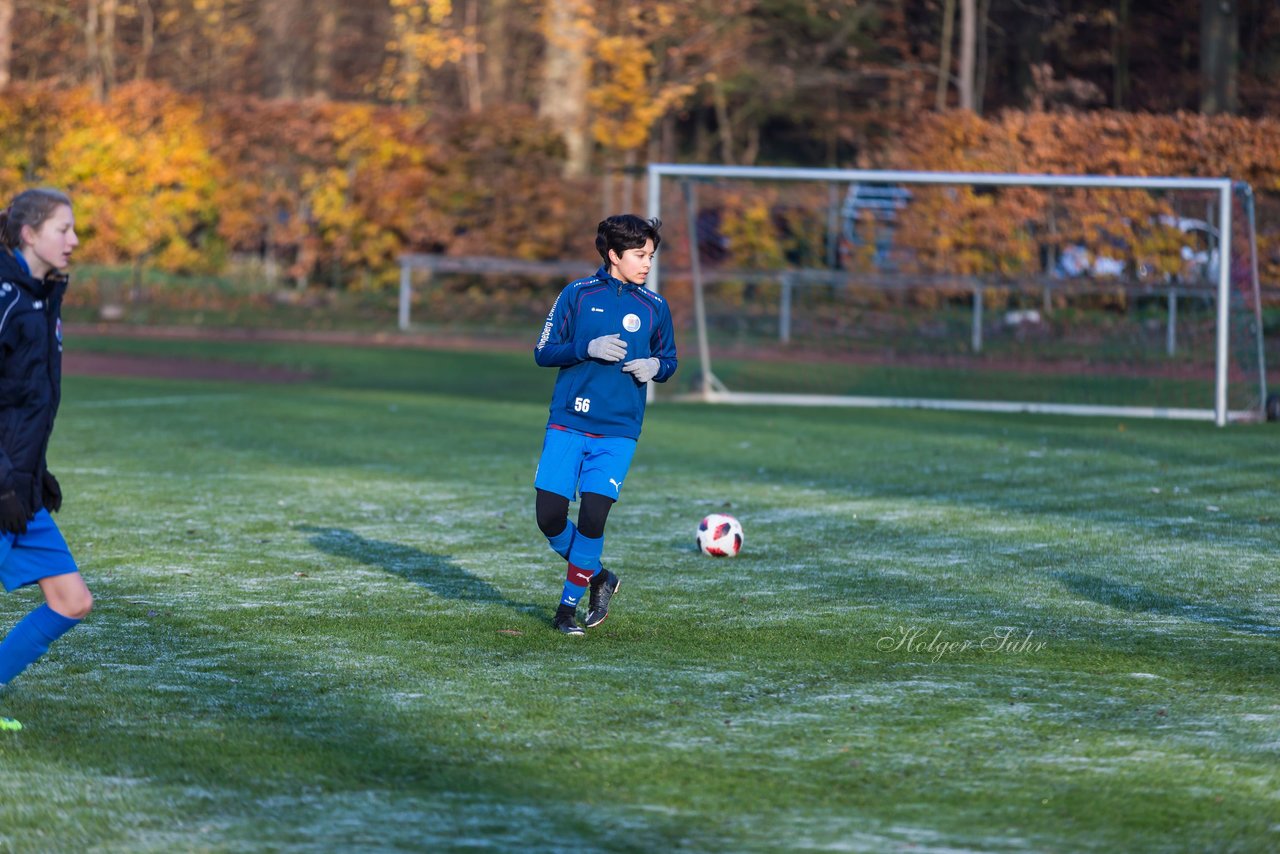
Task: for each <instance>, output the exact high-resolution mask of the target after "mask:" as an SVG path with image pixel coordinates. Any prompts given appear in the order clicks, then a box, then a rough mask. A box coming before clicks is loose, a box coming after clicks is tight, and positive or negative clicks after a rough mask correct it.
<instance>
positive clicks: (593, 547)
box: [560, 531, 604, 608]
mask: <svg viewBox="0 0 1280 854" xmlns="http://www.w3.org/2000/svg"><path fill="white" fill-rule="evenodd" d="M603 553H604V537H595V538H592V537H588V536H585V535H584V534H583V533H582V532H581V531H579V532H578V535H577V536H575V537H574V538H573V546H572V547H571V548H570V549H569V574H568V577H567V578H566V579H565V582H564V592H563V593H561V594H560V604H561V605H563V606H565V607H568V608H576V607H578V603H579V602H581V601H582V594H584V593H586V592H587V585H589V584H590V583H591V576H593V575H595V574H596V573H597V572H599V571H600V555H601V554H603Z"/></svg>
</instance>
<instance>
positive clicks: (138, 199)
mask: <svg viewBox="0 0 1280 854" xmlns="http://www.w3.org/2000/svg"><path fill="white" fill-rule="evenodd" d="M64 109H65V114H64V115H63V116H62V117H61V123H60V124H61V128H60V132H59V133H58V135H57V137H56V139H55V140H54V141H53V144H52V147H51V148H50V150H49V152H48V157H47V160H46V162H45V163H44V165H43V169H42V170H41V177H42V180H43V181H44V182H46V183H49V184H52V185H54V186H59V187H64V188H66V190H67V191H68V192H69V193H70V194H71V196H72V198H74V199H75V201H76V215H77V217H76V218H77V222H78V224H79V229H80V232H81V237H82V239H83V241H84V244H85V249H84V256H85V257H86V258H87V259H91V260H99V261H105V262H126V263H128V264H129V265H130V266H132V268H133V270H134V280H135V284H136V283H137V282H138V281H139V279H140V276H141V272H142V269H143V267H144V266H155V267H158V268H160V269H165V270H172V271H183V270H187V271H191V270H199V269H206V268H207V267H208V265H209V262H210V260H211V257H216V256H217V253H212V254H211V253H209V252H208V249H209V247H208V246H207V245H205V244H204V243H203V242H202V241H204V240H205V238H207V237H209V236H210V235H211V229H212V226H213V224H214V223H215V222H216V219H217V209H216V205H215V194H216V192H217V188H218V185H219V182H220V177H221V175H222V169H221V167H220V165H219V164H218V163H217V161H216V160H214V158H213V156H212V155H211V153H210V150H209V147H208V145H207V143H206V139H205V134H204V132H203V129H202V127H201V123H200V109H199V107H198V106H197V105H195V104H193V103H192V102H190V101H187V100H184V99H183V98H181V97H179V96H177V95H175V94H174V93H173V92H172V91H170V90H168V89H166V88H164V87H159V86H156V85H155V84H150V83H128V84H125V85H122V86H120V87H118V88H117V89H116V90H115V91H113V92H112V93H111V95H110V96H109V97H108V98H107V100H106V102H105V103H102V104H97V103H94V102H93V101H92V100H91V99H89V98H85V97H82V98H80V99H79V100H76V99H74V98H68V100H67V102H66V106H65V107H64Z"/></svg>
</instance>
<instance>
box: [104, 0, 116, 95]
mask: <svg viewBox="0 0 1280 854" xmlns="http://www.w3.org/2000/svg"><path fill="white" fill-rule="evenodd" d="M119 5H120V0H102V46H101V51H102V52H101V61H102V90H103V92H104V93H106V92H110V91H111V90H112V89H114V88H115V86H116V11H117V10H118V8H119Z"/></svg>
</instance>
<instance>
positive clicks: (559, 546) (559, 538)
mask: <svg viewBox="0 0 1280 854" xmlns="http://www.w3.org/2000/svg"><path fill="white" fill-rule="evenodd" d="M577 533H578V529H577V528H576V527H575V526H574V524H573V523H572V522H570V521H569V520H568V519H566V520H565V522H564V530H563V531H561V532H560V533H558V534H556V535H555V536H554V537H547V543H548V544H549V545H550V546H551V550H552V551H553V552H555V553H556V554H558V555H560V557H562V558H564V559H565V560H568V559H569V549H570V548H571V547H572V546H573V537H574V535H575V534H577Z"/></svg>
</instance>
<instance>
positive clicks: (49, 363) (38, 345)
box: [0, 248, 67, 515]
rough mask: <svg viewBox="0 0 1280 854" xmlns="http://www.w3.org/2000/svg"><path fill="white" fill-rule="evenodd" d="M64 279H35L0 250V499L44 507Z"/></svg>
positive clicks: (58, 381) (58, 385)
mask: <svg viewBox="0 0 1280 854" xmlns="http://www.w3.org/2000/svg"><path fill="white" fill-rule="evenodd" d="M66 290H67V278H66V276H65V275H61V274H54V275H50V276H48V277H46V278H45V279H44V280H43V281H37V280H36V279H33V278H32V277H31V275H30V274H29V273H27V272H26V271H25V270H24V269H23V267H22V264H21V263H20V262H19V261H18V259H17V258H15V257H14V255H13V253H12V252H11V251H9V250H6V249H2V248H0V493H2V492H8V491H9V490H10V489H12V490H14V491H16V492H17V493H18V497H20V498H21V499H22V500H23V501H24V502H25V503H26V505H27V507H28V509H29V511H30V513H31V515H34V514H35V511H37V510H39V509H40V508H42V507H44V486H43V481H44V472H45V452H46V450H47V449H48V447H49V436H50V434H52V433H53V419H54V416H55V415H57V414H58V403H59V401H60V400H61V398H62V314H61V310H62V296H63V294H65V293H66Z"/></svg>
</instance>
